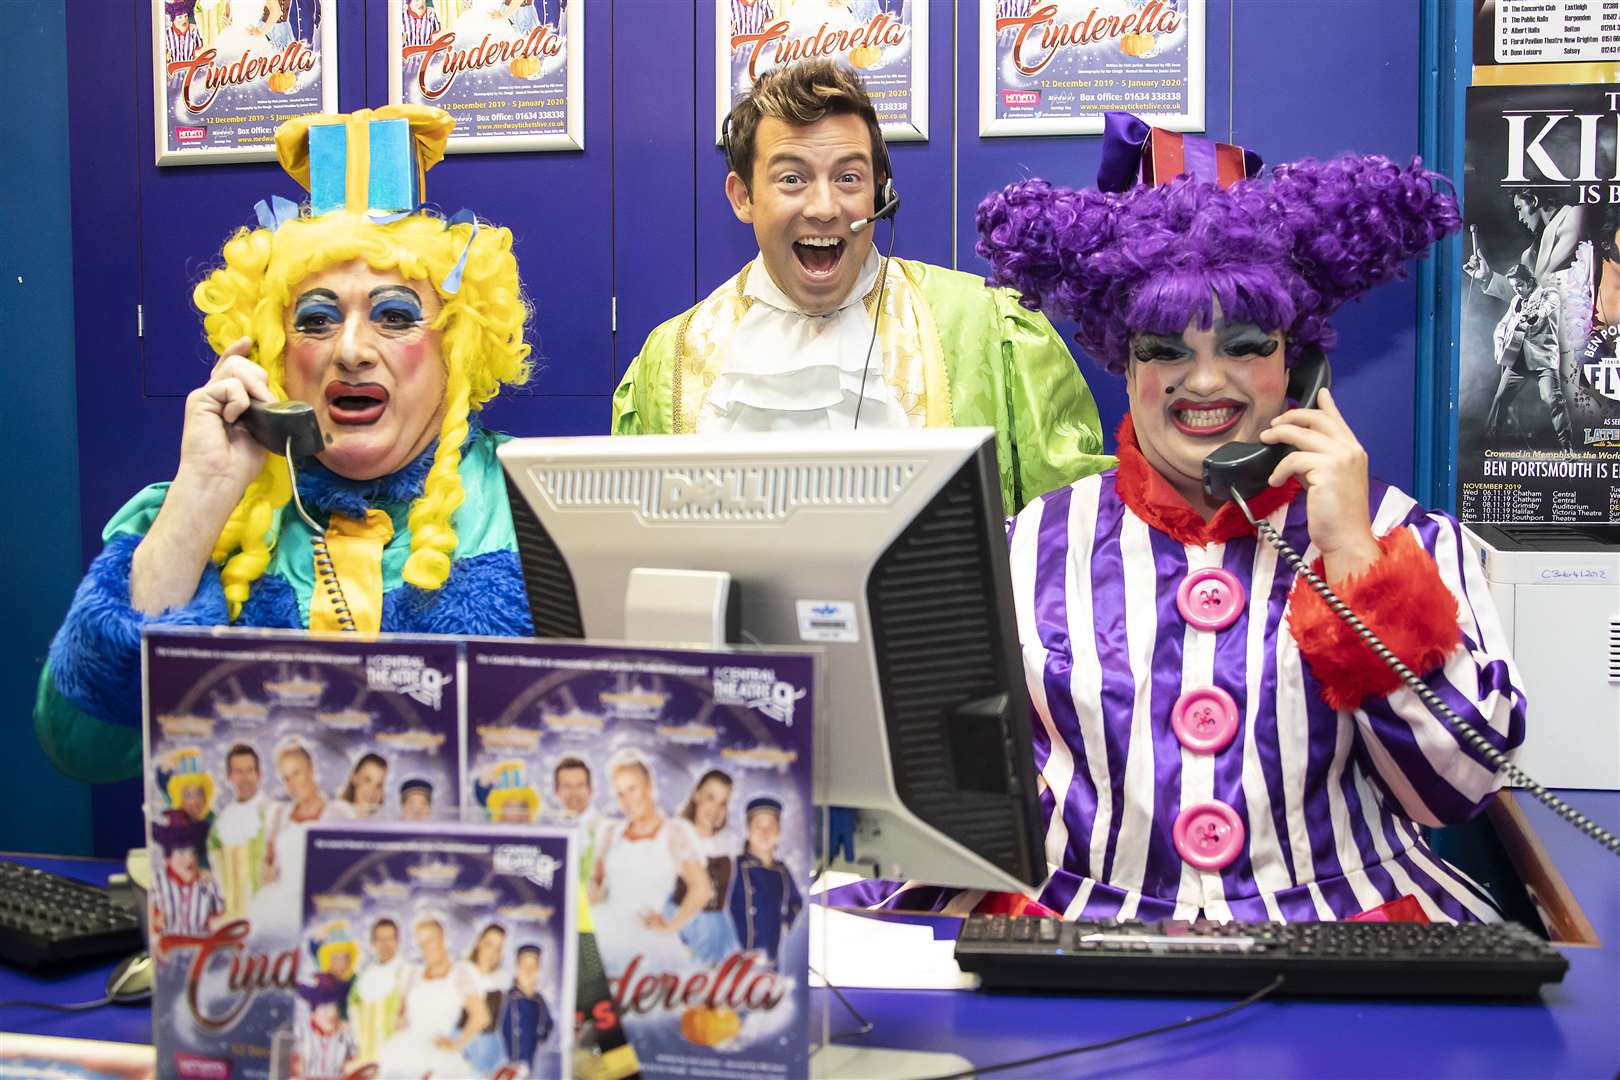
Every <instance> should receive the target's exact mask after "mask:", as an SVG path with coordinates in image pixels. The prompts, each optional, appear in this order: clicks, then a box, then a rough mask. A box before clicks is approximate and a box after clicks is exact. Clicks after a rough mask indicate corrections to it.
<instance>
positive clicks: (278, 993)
mask: <svg viewBox="0 0 1620 1080" xmlns="http://www.w3.org/2000/svg"><path fill="white" fill-rule="evenodd" d="M144 678H145V684H146V693H145V701H146V721H145V723H146V761H145V776H146V785H147V794H146V799H147V805H148V813H147V822H148V832H149V840H150V846H151V852H152V867H153V874H152V877H153V887H152V891H151V894H150V900H151V912H150V916H151V928H152V954H153V957H154V959H155V961H156V965H157V979H156V988H155V991H154V993H153V1006H152V1024H153V1034H154V1041H155V1042H156V1044H157V1052H158V1072H159V1075H162V1076H176V1077H181V1078H183V1080H184V1078H193V1077H206V1078H215V1077H229V1078H231V1080H261V1078H266V1077H270V1076H273V1075H276V1074H275V1072H274V1071H273V1069H272V1066H273V1059H272V1054H273V1050H274V1048H275V1042H276V1035H277V1033H278V1032H281V1031H283V1030H285V1029H287V1027H288V1025H289V1023H290V1022H291V1021H292V1019H293V1016H294V1010H295V1006H296V1005H297V1003H298V1002H299V1000H300V998H299V996H298V993H297V988H298V987H299V986H300V985H302V984H304V983H307V982H308V981H309V980H310V979H311V978H312V977H313V975H314V972H315V969H316V968H317V966H318V965H317V962H316V958H315V957H313V956H312V955H310V954H309V953H307V952H306V951H305V950H304V949H303V948H301V947H300V941H299V933H300V928H301V921H302V920H301V918H300V915H301V910H302V907H301V905H302V899H303V884H304V883H303V877H304V861H305V839H306V836H307V834H308V832H309V830H310V827H311V826H312V825H314V824H316V823H318V822H350V823H357V822H361V821H398V820H406V821H410V820H422V819H426V818H427V817H429V816H431V815H432V814H433V813H434V811H435V809H436V808H445V807H450V808H453V807H456V806H458V805H459V803H460V801H461V790H460V785H461V759H460V747H461V732H460V718H459V710H458V703H457V687H456V685H455V684H456V682H457V681H458V679H459V673H458V670H457V645H456V643H455V642H454V641H450V640H446V639H434V638H405V637H388V636H383V637H377V638H372V639H369V640H366V641H355V640H351V639H343V640H336V639H330V638H328V639H313V638H311V637H310V636H309V635H307V634H295V633H290V632H286V631H279V632H278V631H241V630H216V631H212V632H186V631H161V630H148V631H147V633H146V637H145V640H144Z"/></svg>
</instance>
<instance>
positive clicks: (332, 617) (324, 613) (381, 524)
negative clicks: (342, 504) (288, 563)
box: [309, 509, 394, 634]
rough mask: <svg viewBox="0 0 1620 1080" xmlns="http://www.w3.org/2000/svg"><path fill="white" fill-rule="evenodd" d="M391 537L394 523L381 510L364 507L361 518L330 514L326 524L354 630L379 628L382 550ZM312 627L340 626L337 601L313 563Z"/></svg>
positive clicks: (328, 543)
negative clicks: (359, 519)
mask: <svg viewBox="0 0 1620 1080" xmlns="http://www.w3.org/2000/svg"><path fill="white" fill-rule="evenodd" d="M393 538H394V523H393V522H392V521H390V520H389V518H388V515H387V514H385V513H383V512H382V511H381V510H375V509H373V510H367V511H366V518H365V520H364V521H357V520H355V519H354V518H351V517H344V516H343V515H342V514H333V515H332V517H331V520H330V521H328V522H327V524H326V550H327V554H329V555H330V556H331V557H332V566H333V568H334V569H335V570H336V571H337V576H338V584H339V585H340V586H341V587H342V589H343V599H344V600H345V601H347V602H348V605H349V615H350V617H351V618H353V619H354V626H355V629H356V630H359V631H360V632H361V633H365V634H375V633H376V632H377V631H378V630H379V629H381V628H382V599H383V583H382V552H383V547H384V545H386V544H387V543H388V541H390V540H392V539H393ZM309 628H310V629H311V630H341V629H343V624H342V622H340V621H339V620H338V609H337V604H336V603H335V602H334V601H333V598H332V596H331V594H330V593H329V592H328V590H327V587H326V583H325V582H324V581H323V580H322V578H321V571H320V565H319V561H318V560H317V562H316V567H315V592H314V595H313V596H312V597H311V599H310V602H309Z"/></svg>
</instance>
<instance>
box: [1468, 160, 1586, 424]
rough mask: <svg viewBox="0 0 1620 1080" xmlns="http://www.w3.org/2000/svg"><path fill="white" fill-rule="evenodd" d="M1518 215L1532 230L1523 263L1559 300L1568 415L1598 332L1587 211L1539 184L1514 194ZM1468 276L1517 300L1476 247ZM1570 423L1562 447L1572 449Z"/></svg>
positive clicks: (1561, 378)
mask: <svg viewBox="0 0 1620 1080" xmlns="http://www.w3.org/2000/svg"><path fill="white" fill-rule="evenodd" d="M1508 197H1509V199H1510V201H1511V203H1512V206H1513V216H1514V217H1515V218H1516V219H1517V220H1518V222H1519V225H1520V226H1522V227H1523V228H1524V229H1526V230H1527V231H1528V232H1529V242H1528V243H1527V244H1526V245H1525V247H1524V249H1523V250H1522V251H1521V252H1520V253H1519V256H1518V258H1517V260H1516V261H1517V262H1518V263H1520V264H1521V265H1523V266H1525V267H1527V268H1528V269H1529V270H1530V273H1531V274H1532V276H1533V277H1534V278H1535V283H1536V285H1537V286H1539V287H1542V288H1548V289H1552V290H1553V291H1554V292H1555V293H1556V294H1557V297H1558V304H1557V321H1558V326H1557V331H1556V333H1557V336H1558V357H1557V368H1556V371H1555V376H1556V378H1557V381H1558V393H1559V398H1560V403H1561V405H1562V406H1563V407H1564V412H1565V415H1566V417H1567V413H1568V404H1569V403H1568V401H1567V400H1566V398H1567V395H1569V393H1570V392H1571V388H1572V386H1574V385H1575V384H1576V383H1577V382H1578V379H1579V375H1578V372H1577V370H1576V368H1577V364H1578V361H1579V357H1578V355H1577V354H1579V353H1580V351H1581V349H1582V346H1583V345H1584V344H1585V342H1586V339H1587V337H1588V336H1589V335H1590V334H1591V332H1592V242H1591V241H1590V240H1589V239H1587V238H1586V214H1587V207H1585V206H1582V205H1580V204H1578V203H1575V202H1572V201H1571V199H1570V194H1569V192H1567V191H1566V190H1565V189H1564V188H1563V187H1560V186H1558V185H1556V184H1553V185H1537V186H1526V187H1520V188H1515V189H1513V191H1512V192H1511V194H1510V195H1509V196H1508ZM1463 272H1464V273H1466V274H1469V275H1471V276H1472V277H1474V278H1475V279H1476V280H1478V281H1479V282H1480V287H1481V288H1482V289H1483V290H1484V291H1485V292H1486V294H1487V295H1490V296H1494V297H1496V298H1497V299H1498V300H1502V301H1504V302H1509V303H1511V301H1512V300H1513V296H1514V292H1513V287H1512V283H1511V282H1509V281H1508V280H1507V279H1506V277H1505V275H1502V274H1498V273H1495V272H1493V271H1491V269H1490V267H1489V266H1488V265H1486V263H1485V260H1484V257H1483V255H1482V253H1481V252H1480V251H1479V250H1478V248H1477V247H1476V248H1475V250H1474V253H1473V256H1472V257H1471V258H1470V259H1469V261H1468V264H1467V265H1465V266H1464V267H1463ZM1570 426H1571V425H1569V423H1568V422H1567V420H1566V423H1565V430H1564V433H1563V434H1562V435H1561V436H1560V437H1559V439H1558V446H1559V447H1560V448H1562V449H1566V450H1567V449H1571V448H1572V443H1573V439H1572V437H1571V432H1570Z"/></svg>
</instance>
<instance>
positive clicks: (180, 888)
mask: <svg viewBox="0 0 1620 1080" xmlns="http://www.w3.org/2000/svg"><path fill="white" fill-rule="evenodd" d="M152 904H153V906H154V907H156V908H157V911H158V917H159V919H160V920H161V921H162V923H163V931H162V932H163V933H164V934H166V935H167V934H174V935H178V936H182V937H206V936H207V935H208V920H210V919H212V918H213V917H214V916H215V915H218V914H219V913H220V912H222V911H224V910H225V898H224V896H223V895H221V894H220V891H219V885H218V883H217V882H215V880H214V878H213V875H211V874H205V873H200V872H199V873H197V874H196V876H194V877H193V878H192V879H191V880H190V881H181V880H180V878H179V877H177V876H176V875H175V872H174V871H173V870H171V869H169V868H168V867H166V866H165V867H164V868H163V872H162V873H160V874H158V875H157V877H156V878H155V880H153V882H152Z"/></svg>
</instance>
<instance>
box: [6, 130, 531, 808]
mask: <svg viewBox="0 0 1620 1080" xmlns="http://www.w3.org/2000/svg"><path fill="white" fill-rule="evenodd" d="M453 124H454V121H453V120H452V119H451V118H450V116H449V115H448V114H446V113H444V112H441V111H439V110H437V109H431V108H425V107H421V106H411V105H396V106H388V107H386V108H382V109H377V110H374V111H372V110H367V111H361V112H358V113H354V114H352V115H347V116H344V115H333V116H309V117H302V118H299V119H296V120H292V121H289V122H287V123H286V124H283V125H282V127H281V128H280V129H279V130H278V131H277V135H276V147H277V153H278V156H279V158H280V160H281V164H282V167H283V168H285V169H286V170H287V172H288V173H289V174H290V175H292V176H293V177H294V178H295V179H296V180H298V182H299V183H300V184H301V185H302V186H303V187H304V188H305V189H306V190H307V191H308V192H309V199H308V202H307V203H306V204H305V205H303V206H299V205H295V204H293V203H291V202H289V201H287V200H286V199H281V198H276V199H272V200H270V201H269V202H268V203H264V202H261V203H259V204H258V205H257V206H256V207H255V211H256V213H257V217H258V227H257V228H247V229H242V230H240V231H239V232H237V233H236V235H234V236H232V237H231V238H230V239H229V240H228V241H226V243H225V246H224V250H223V253H222V259H223V264H222V265H221V266H220V267H219V268H218V269H216V270H214V271H213V272H212V273H210V274H209V275H208V276H207V277H205V278H204V279H203V281H202V282H201V283H200V284H198V285H197V287H196V290H195V292H194V294H193V298H194V300H195V302H196V305H197V307H198V309H199V310H200V311H201V312H202V314H203V325H204V328H205V330H206V332H207V336H208V341H209V344H210V345H212V346H213V348H214V350H215V352H217V353H218V354H219V356H220V360H219V362H218V364H216V365H215V367H214V369H213V371H212V373H211V374H210V376H209V379H208V381H207V382H206V383H205V384H204V385H203V386H202V387H200V388H198V389H197V390H195V391H193V392H192V393H191V395H190V396H189V397H188V398H187V399H186V411H185V421H184V428H183V431H182V432H181V439H180V466H179V469H178V471H177V472H176V473H175V477H174V480H173V481H172V482H170V483H165V484H155V485H153V486H151V487H149V488H147V489H146V490H144V491H142V492H141V493H140V494H138V495H137V496H136V497H135V498H134V499H132V500H131V501H130V502H129V503H128V504H127V505H126V506H125V507H124V508H123V509H122V510H120V511H119V512H118V513H117V514H116V515H115V516H114V517H113V519H112V521H111V522H110V523H109V524H108V526H107V528H106V530H105V531H104V533H103V539H104V541H105V543H106V546H105V548H104V549H103V551H102V553H101V555H100V556H98V557H97V559H96V560H95V562H94V563H93V564H92V565H91V567H90V570H89V573H88V574H86V576H85V580H84V582H83V583H82V584H81V586H80V588H79V591H78V594H77V595H76V596H75V598H74V602H73V606H72V608H71V609H70V610H69V612H68V615H67V618H66V620H65V621H64V623H63V626H62V629H61V631H60V632H59V633H58V634H57V636H56V640H55V641H54V642H53V644H52V647H51V652H50V657H49V661H48V664H47V666H46V669H45V672H44V674H43V676H42V678H41V685H40V691H39V697H38V700H37V702H36V707H35V726H36V730H37V732H38V734H39V736H40V739H41V742H42V743H43V745H44V746H45V749H46V751H47V753H48V754H49V755H50V756H51V757H52V759H53V760H54V761H55V762H56V763H57V764H58V766H59V767H61V768H62V769H63V770H64V771H66V772H68V773H70V774H72V775H76V776H78V777H80V778H82V779H86V780H92V781H94V780H111V779H116V778H120V777H122V776H128V775H134V774H135V773H136V772H137V771H138V768H139V762H140V745H141V743H140V737H139V734H138V732H137V730H136V725H137V724H138V723H139V720H140V659H139V652H140V634H141V629H142V627H143V626H146V625H182V626H209V625H218V624H224V623H229V624H231V625H238V626H258V627H282V628H291V629H301V628H305V627H308V628H310V629H317V630H318V629H330V630H336V629H339V628H340V627H350V626H351V625H352V628H355V629H359V630H361V631H371V632H375V631H378V630H384V631H406V632H410V631H414V632H423V633H457V634H526V633H528V632H530V628H531V624H530V619H529V611H528V605H527V601H526V599H525V594H524V589H523V584H522V578H521V575H520V572H519V567H518V561H517V554H516V541H515V538H514V535H513V531H512V521H511V514H510V510H509V507H508V504H507V497H506V488H505V483H504V480H503V478H502V474H501V469H500V465H499V462H498V461H497V460H496V458H495V447H496V446H497V445H498V444H499V443H500V442H501V441H502V440H503V438H504V436H500V435H497V434H495V433H493V432H488V431H485V430H484V429H483V428H482V427H481V426H480V425H479V423H478V419H477V418H478V412H479V410H480V409H482V407H483V406H484V405H485V404H486V403H487V402H489V401H490V400H491V399H492V398H493V397H495V395H496V394H497V393H499V391H500V389H501V387H502V386H505V385H511V384H517V383H521V382H523V381H524V380H526V379H527V378H528V374H529V363H528V356H529V346H528V345H527V344H525V343H524V341H523V328H524V323H525V322H526V320H527V318H528V312H529V309H528V305H527V304H526V303H525V301H524V298H523V295H522V292H521V290H520V288H519V284H518V271H517V262H516V260H515V259H514V258H513V256H512V250H511V247H512V236H511V233H510V232H508V231H507V230H505V229H501V228H495V227H492V226H489V225H487V224H484V223H481V222H479V221H478V220H477V219H476V218H474V217H473V216H472V215H471V214H469V213H467V212H465V211H463V212H462V213H460V214H457V215H455V216H454V217H451V218H448V219H446V218H444V217H442V216H440V215H439V214H437V213H436V212H433V211H430V210H427V209H425V208H423V205H422V203H421V199H422V192H423V188H424V185H425V178H426V174H427V171H428V169H430V168H431V167H432V166H433V165H435V164H436V163H437V162H438V161H439V160H441V159H442V157H443V155H444V145H445V140H446V139H447V138H448V136H449V134H450V129H451V127H452V126H453ZM282 399H295V400H299V401H304V402H307V403H309V404H310V405H311V406H312V407H313V408H314V411H315V414H316V417H317V419H318V420H319V422H320V427H321V429H322V433H323V439H324V449H322V450H321V452H320V453H319V454H318V455H316V456H315V457H313V458H301V459H299V460H298V461H297V468H296V476H297V484H298V491H297V494H298V496H299V499H298V502H299V503H301V506H302V510H301V511H300V512H297V513H295V512H293V510H294V507H292V506H289V502H290V500H291V499H292V496H293V494H294V492H293V486H292V483H291V480H290V474H289V468H288V461H287V459H286V458H285V457H282V456H280V455H277V454H267V453H266V452H265V451H264V449H263V448H262V447H260V446H259V445H258V443H257V442H255V441H254V440H253V439H252V438H251V437H250V436H249V435H248V433H247V431H246V429H245V428H244V427H243V425H242V424H240V423H239V422H238V421H239V420H240V418H241V417H242V415H243V413H244V412H245V411H246V410H247V408H248V406H249V403H250V402H274V401H278V400H282ZM306 515H307V516H306ZM321 518H324V519H325V520H324V523H323V522H321V521H320V520H318V519H321ZM311 522H312V523H314V524H315V525H316V526H318V528H319V530H320V531H321V532H324V536H325V546H326V550H327V551H329V553H330V560H331V564H332V565H333V567H334V568H335V570H336V575H337V578H338V581H339V582H340V585H341V596H339V595H337V594H334V593H333V592H332V591H331V590H329V589H328V588H327V585H326V580H325V577H324V575H323V574H322V572H321V571H320V570H319V569H318V568H317V564H318V563H320V562H321V561H322V560H321V559H320V555H319V552H320V546H319V540H320V538H319V535H318V533H317V532H316V531H315V530H313V529H312V528H311V527H310V523H311Z"/></svg>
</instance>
